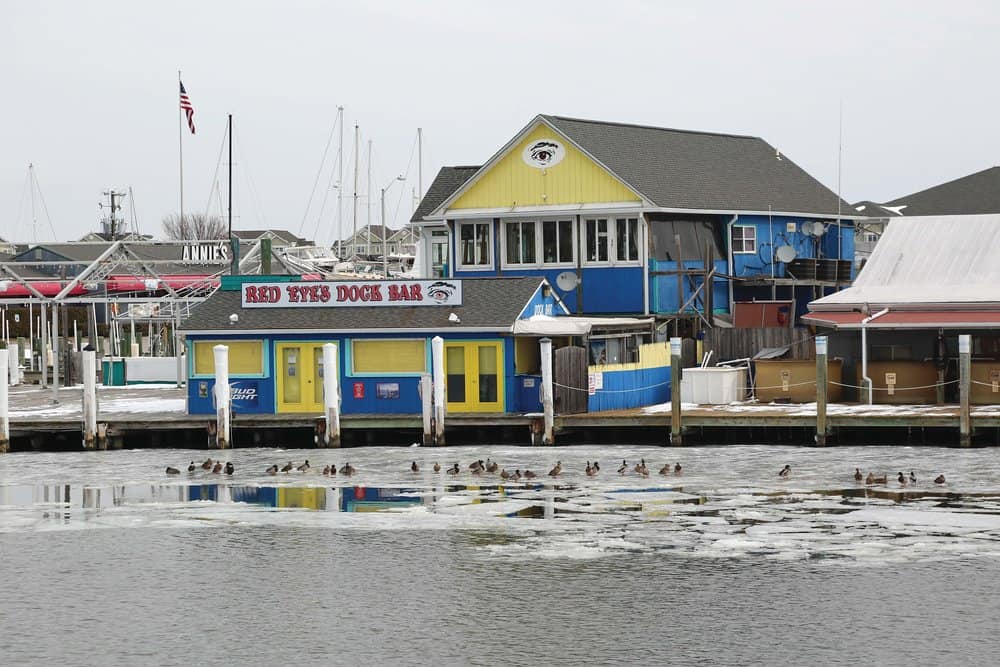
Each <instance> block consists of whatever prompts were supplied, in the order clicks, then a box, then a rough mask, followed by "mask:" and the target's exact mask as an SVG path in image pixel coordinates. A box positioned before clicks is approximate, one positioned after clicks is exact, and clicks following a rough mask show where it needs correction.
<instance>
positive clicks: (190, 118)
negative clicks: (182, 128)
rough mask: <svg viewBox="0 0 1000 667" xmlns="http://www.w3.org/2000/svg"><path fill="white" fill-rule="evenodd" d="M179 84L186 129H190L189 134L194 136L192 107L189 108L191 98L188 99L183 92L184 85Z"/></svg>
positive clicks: (184, 91)
mask: <svg viewBox="0 0 1000 667" xmlns="http://www.w3.org/2000/svg"><path fill="white" fill-rule="evenodd" d="M178 83H180V84H181V109H184V113H186V114H187V119H188V127H189V128H190V129H191V134H194V107H193V106H191V98H189V97H188V94H187V91H186V90H184V84H183V83H182V82H178Z"/></svg>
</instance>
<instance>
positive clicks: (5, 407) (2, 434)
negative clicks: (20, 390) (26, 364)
mask: <svg viewBox="0 0 1000 667" xmlns="http://www.w3.org/2000/svg"><path fill="white" fill-rule="evenodd" d="M9 353H10V351H9V350H0V377H4V376H6V374H7V367H8V364H9V359H8V356H7V355H8V354H9ZM15 363H16V362H15ZM9 393H10V388H9V387H8V386H7V383H6V382H0V454H6V453H7V452H8V451H9V449H10V411H9V407H10V406H9V404H8V400H7V399H8V398H9Z"/></svg>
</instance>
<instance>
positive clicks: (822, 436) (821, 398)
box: [816, 336, 828, 447]
mask: <svg viewBox="0 0 1000 667" xmlns="http://www.w3.org/2000/svg"><path fill="white" fill-rule="evenodd" d="M826 350H827V338H826V336H816V444H817V445H818V446H820V447H823V446H825V445H826V435H827V434H826V431H827V423H826V400H827V396H826V381H827V371H828V366H827V358H826Z"/></svg>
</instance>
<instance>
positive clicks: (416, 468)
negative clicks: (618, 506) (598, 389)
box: [166, 457, 683, 481]
mask: <svg viewBox="0 0 1000 667" xmlns="http://www.w3.org/2000/svg"><path fill="white" fill-rule="evenodd" d="M200 467H201V469H202V470H206V471H208V472H210V473H212V474H216V475H217V474H219V473H222V472H225V473H226V474H227V475H232V474H233V473H234V472H235V471H236V468H235V466H233V464H232V463H231V462H228V461H227V462H226V464H225V465H223V464H222V462H221V461H213V460H212V458H211V457H209V458H207V459H205V461H203V462H202V463H201V466H200ZM198 468H199V466H197V465H195V462H194V461H191V463H189V464H188V468H187V470H188V472H189V473H193V472H197V470H198ZM311 469H312V465H310V463H309V459H306V460H305V462H304V463H302V464H300V465H298V466H296V465H295V464H294V463H292V462H291V461H289V462H288V463H286V464H285V465H283V466H281V467H279V466H278V464H276V463H275V464H273V465H271V466H269V467H268V468H267V469H266V470H265V471H264V473H265V474H268V475H277V474H278V473H279V472H283V473H290V472H292V471H295V472H308V471H309V470H311ZM433 470H434V472H438V473H439V472H441V464H440V463H438V462H436V461H435V462H434V466H433ZM468 470H469V472H470V473H472V474H473V475H482V474H484V473H486V474H496V473H498V472H499V475H500V479H504V480H513V481H517V480H519V479H522V478H524V479H535V478H536V477H538V474H537V473H534V472H532V471H531V470H527V469H525V471H524V472H521V469H520V468H517V469H515V470H514V472H510V471H508V470H507V469H506V468H501V467H500V464H498V463H497V462H496V461H493V460H492V459H490V458H487V459H486V461H483V460H482V459H479V460H478V461H473V462H472V463H471V464H469V467H468ZM682 470H683V468H682V467H681V464H680V463H675V464H674V465H673V466H671V465H670V464H669V463H667V464H665V465H664V466H663V467H662V468H660V474H661V475H670V474H674V475H679V474H681V471H682ZM410 471H411V472H415V473H416V472H420V465H419V464H417V462H416V461H413V462H412V463H410ZM461 471H462V469H461V467H460V466H459V465H458V462H455V463H454V464H452V466H451V467H449V468H445V469H444V472H445V474H448V475H457V474H459V473H460V472H461ZM356 472H357V469H356V468H355V467H354V466H352V465H351V464H350V462H348V463H345V464H344V465H343V466H341V467H340V468H339V469H338V468H337V466H336V464H331V465H328V466H324V467H323V474H324V475H326V476H332V475H338V474H339V475H347V476H351V475H353V474H354V473H356ZM562 472H563V466H562V461H556V464H555V466H554V467H553V468H552V469H551V470H550V471H549V472H548V476H549V477H559V476H560V475H561V474H562ZM585 472H586V474H587V476H588V477H594V476H596V475H597V474H598V473H600V472H601V464H600V463H598V462H597V461H593V462H591V461H587V467H586V469H585ZM617 472H618V474H619V475H624V474H626V473H629V472H633V473H636V474H638V475H642V476H643V477H648V476H649V468H648V467H647V466H646V459H641V460H640V461H639V463H636V464H635V465H634V466H632V467H631V468H630V466H629V464H628V462H627V461H626V460H625V459H622V464H621V465H620V466H618V469H617ZM166 474H168V475H179V474H181V471H180V469H178V468H174V467H173V466H167V471H166Z"/></svg>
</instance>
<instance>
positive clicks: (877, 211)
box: [851, 199, 902, 218]
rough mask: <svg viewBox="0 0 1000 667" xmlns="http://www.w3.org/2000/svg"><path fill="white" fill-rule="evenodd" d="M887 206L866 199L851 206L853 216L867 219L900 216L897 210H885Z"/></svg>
mask: <svg viewBox="0 0 1000 667" xmlns="http://www.w3.org/2000/svg"><path fill="white" fill-rule="evenodd" d="M887 206H888V204H879V203H878V202H874V201H869V200H867V199H865V200H863V201H859V202H855V203H853V204H851V208H852V209H853V213H854V215H864V216H867V217H869V218H896V217H899V216H900V215H902V213H901V212H900V210H899V209H898V208H887Z"/></svg>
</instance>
